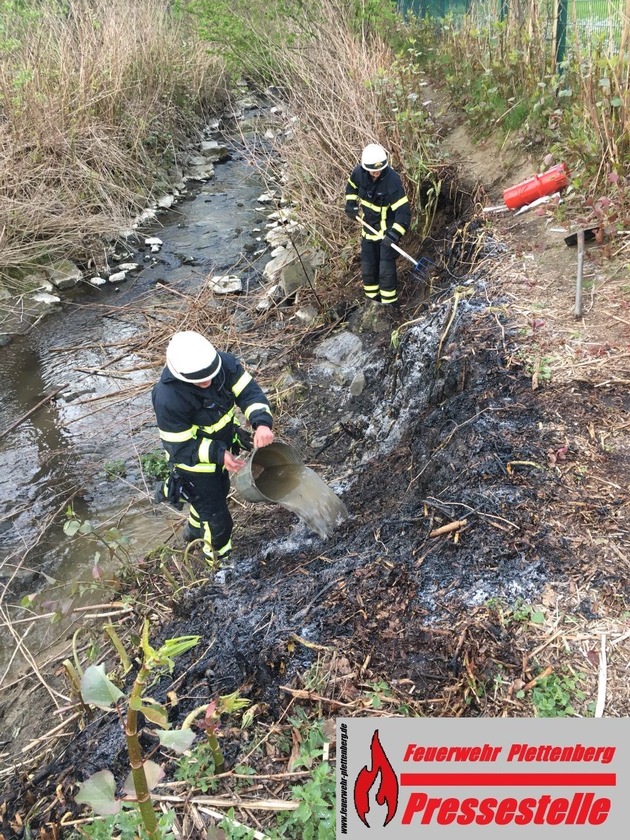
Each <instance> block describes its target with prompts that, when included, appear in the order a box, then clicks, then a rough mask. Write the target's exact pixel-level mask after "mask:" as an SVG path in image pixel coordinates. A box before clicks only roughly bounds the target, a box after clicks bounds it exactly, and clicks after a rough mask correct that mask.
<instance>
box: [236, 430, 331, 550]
mask: <svg viewBox="0 0 630 840" xmlns="http://www.w3.org/2000/svg"><path fill="white" fill-rule="evenodd" d="M232 483H233V486H234V489H235V491H236V493H237V494H238V496H239V497H240V498H241V499H243V500H245V501H248V502H268V503H271V504H278V505H281V506H282V507H284V508H286V509H287V510H290V511H292V512H293V513H295V514H297V516H299V517H300V519H302V520H303V521H304V522H305V523H306V524H307V525H308V526H309V527H310V528H311V529H312V530H313V531H315V532H316V533H317V534H319V536H320V537H323V538H326V537H328V536H330V534H331V533H332V531H333V529H334V528H335V526H336V525H339V524H340V523H341V522H343V520H344V519H346V518H347V517H348V511H347V510H346V506H345V505H344V503H343V502H342V501H341V499H339V498H338V497H337V496H336V495H335V493H334V492H333V491H332V490H331V489H330V487H329V486H328V485H327V484H326V483H325V482H324V481H322V479H321V478H320V477H319V476H318V475H317V473H315V472H314V471H313V470H312V469H310V468H309V467H307V466H305V464H304V462H303V461H302V459H301V458H300V456H299V455H298V453H297V452H296V450H295V449H294V448H293V447H292V446H289V444H287V443H280V442H279V441H274V443H271V444H269V446H263V447H261V448H260V449H254V451H253V452H252V453H251V455H250V457H249V458H248V459H247V461H246V463H245V466H244V467H243V468H242V469H241V470H239V471H238V472H237V473H236V474H235V475H234V476H233V477H232Z"/></svg>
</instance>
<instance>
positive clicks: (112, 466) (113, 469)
mask: <svg viewBox="0 0 630 840" xmlns="http://www.w3.org/2000/svg"><path fill="white" fill-rule="evenodd" d="M103 469H104V470H105V475H106V476H107V478H109V479H111V478H118V477H119V476H122V477H123V478H124V477H125V476H126V475H127V467H126V465H125V462H124V461H123V460H121V459H116V460H113V461H106V463H105V464H104V465H103Z"/></svg>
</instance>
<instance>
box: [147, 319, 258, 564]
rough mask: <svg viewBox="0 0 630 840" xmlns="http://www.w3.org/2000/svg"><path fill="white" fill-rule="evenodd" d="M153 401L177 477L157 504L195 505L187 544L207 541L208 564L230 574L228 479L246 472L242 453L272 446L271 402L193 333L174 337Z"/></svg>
mask: <svg viewBox="0 0 630 840" xmlns="http://www.w3.org/2000/svg"><path fill="white" fill-rule="evenodd" d="M152 400H153V408H154V410H155V415H156V418H157V425H158V429H159V432H160V439H161V441H162V446H163V447H164V449H165V450H166V455H167V459H168V463H169V467H170V470H171V473H170V476H169V478H168V479H167V480H166V481H165V482H164V483H161V484H160V485H159V486H158V488H157V490H156V501H166V502H170V503H172V504H175V505H176V506H179V507H180V509H181V503H180V502H179V499H180V498H183V499H185V500H186V501H187V502H189V503H190V511H189V518H188V526H187V529H186V535H185V536H186V540H187V541H188V542H191V541H192V540H195V539H203V552H204V554H205V556H206V559H207V560H208V562H209V563H210V564H211V565H213V566H216V565H217V563H218V565H220V567H221V568H224V569H225V568H230V559H229V558H230V551H231V548H232V525H233V522H232V517H231V515H230V511H229V509H228V504H227V496H228V493H229V490H230V478H229V473H230V472H237V471H238V470H240V469H241V468H242V467H244V466H245V462H244V461H243V460H241V459H240V458H238V457H237V455H238V454H239V452H240V450H241V449H251V448H252V443H253V446H254V447H256V448H259V447H262V446H267V445H268V444H270V443H272V442H273V439H274V434H273V431H272V415H271V409H270V407H269V402H268V400H267V398H266V396H265V395H264V393H263V391H262V390H261V388H260V387H259V386H258V385H257V384H256V382H255V381H254V379H253V378H252V376H251V375H250V374H249V373H247V371H245V369H244V368H243V366H242V365H241V363H240V362H239V361H238V359H237V358H236V357H235V356H233V355H232V354H231V353H223V352H220V351H217V350H216V349H215V348H214V346H213V345H212V344H211V343H210V342H209V341H208V339H206V338H205V337H204V336H203V335H201V334H200V333H197V332H192V331H186V332H178V333H175V335H173V337H172V338H171V340H170V342H169V345H168V348H167V350H166V367H165V368H164V371H163V372H162V376H161V377H160V380H159V382H158V383H157V384H156V385H155V386H154V388H153V392H152ZM236 406H238V408H239V409H240V410H241V411H242V413H243V414H244V415H245V418H246V419H247V420H248V421H249V423H250V424H251V426H252V427H253V429H254V435H253V440H252V436H251V435H250V434H249V432H247V431H245V430H244V429H241V428H240V426H239V425H238V422H237V420H236V417H235V408H236Z"/></svg>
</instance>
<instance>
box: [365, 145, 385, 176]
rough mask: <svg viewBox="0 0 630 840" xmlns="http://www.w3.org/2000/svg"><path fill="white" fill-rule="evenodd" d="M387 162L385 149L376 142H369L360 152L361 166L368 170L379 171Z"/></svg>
mask: <svg viewBox="0 0 630 840" xmlns="http://www.w3.org/2000/svg"><path fill="white" fill-rule="evenodd" d="M387 164H388V156H387V152H386V151H385V149H384V148H383V147H382V146H381V145H379V144H378V143H370V144H369V145H368V146H366V147H365V149H363V152H362V153H361V166H362V167H363V168H364V169H366V170H367V171H368V172H381V171H382V170H383V169H385V167H386V166H387Z"/></svg>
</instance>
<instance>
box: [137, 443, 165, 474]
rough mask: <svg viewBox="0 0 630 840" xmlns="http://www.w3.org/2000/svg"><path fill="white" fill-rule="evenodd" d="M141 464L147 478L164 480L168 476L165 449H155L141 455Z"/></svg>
mask: <svg viewBox="0 0 630 840" xmlns="http://www.w3.org/2000/svg"><path fill="white" fill-rule="evenodd" d="M140 466H141V468H142V473H143V475H144V476H146V478H150V479H153V480H155V481H164V479H165V478H168V462H167V460H166V453H165V452H164V450H163V449H154V450H153V451H152V452H146V453H144V454H143V455H141V456H140Z"/></svg>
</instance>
